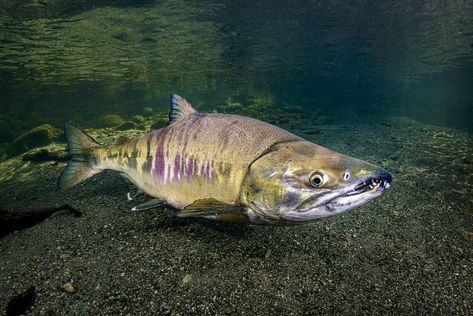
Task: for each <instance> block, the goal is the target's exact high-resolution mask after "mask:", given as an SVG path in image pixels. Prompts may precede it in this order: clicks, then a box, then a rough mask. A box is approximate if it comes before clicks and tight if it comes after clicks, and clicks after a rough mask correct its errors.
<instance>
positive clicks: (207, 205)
mask: <svg viewBox="0 0 473 316" xmlns="http://www.w3.org/2000/svg"><path fill="white" fill-rule="evenodd" d="M177 216H179V217H203V218H206V219H210V220H214V221H220V222H233V223H248V222H249V220H248V216H247V215H246V209H245V208H243V207H242V206H240V205H232V204H227V203H223V202H220V201H218V200H215V199H201V200H197V201H194V202H193V203H192V204H190V205H188V206H186V207H185V208H184V209H183V210H181V211H180V212H179V213H177Z"/></svg>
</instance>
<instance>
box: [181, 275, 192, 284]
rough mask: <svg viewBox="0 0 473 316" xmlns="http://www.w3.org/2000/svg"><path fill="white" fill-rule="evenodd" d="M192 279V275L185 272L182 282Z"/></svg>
mask: <svg viewBox="0 0 473 316" xmlns="http://www.w3.org/2000/svg"><path fill="white" fill-rule="evenodd" d="M190 280H192V275H190V274H186V275H185V276H184V278H183V279H182V282H183V283H189V281H190Z"/></svg>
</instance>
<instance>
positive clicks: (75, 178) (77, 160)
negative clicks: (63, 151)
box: [58, 123, 102, 189]
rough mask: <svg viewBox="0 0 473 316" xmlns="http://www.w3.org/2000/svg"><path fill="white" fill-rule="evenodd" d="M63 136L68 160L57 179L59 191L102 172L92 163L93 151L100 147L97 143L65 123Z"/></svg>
mask: <svg viewBox="0 0 473 316" xmlns="http://www.w3.org/2000/svg"><path fill="white" fill-rule="evenodd" d="M64 134H65V136H66V141H67V144H68V146H69V155H70V160H69V162H68V163H67V167H66V169H65V170H64V171H63V172H62V174H61V176H60V177H59V181H58V186H59V188H61V189H66V188H70V187H72V186H74V185H76V184H79V183H81V182H82V181H84V180H85V179H87V178H90V177H91V176H93V175H94V174H97V173H99V172H100V171H102V170H100V169H98V168H95V165H94V161H93V151H94V150H95V149H97V148H100V147H102V146H101V145H100V144H99V143H97V142H96V141H95V140H94V139H93V138H92V137H90V136H89V135H87V134H86V133H84V132H83V131H81V130H80V129H78V128H77V127H74V126H72V125H69V124H67V123H66V124H64Z"/></svg>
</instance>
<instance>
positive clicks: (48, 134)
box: [7, 124, 63, 157]
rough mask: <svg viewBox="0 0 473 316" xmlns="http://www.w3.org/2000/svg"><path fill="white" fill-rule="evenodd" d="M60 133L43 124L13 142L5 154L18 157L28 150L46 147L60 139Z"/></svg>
mask: <svg viewBox="0 0 473 316" xmlns="http://www.w3.org/2000/svg"><path fill="white" fill-rule="evenodd" d="M62 135H63V134H62V132H61V131H59V130H58V129H56V128H54V127H53V126H51V125H49V124H43V125H41V126H38V127H36V128H33V129H32V130H30V131H28V132H26V133H24V134H23V135H21V136H19V137H17V138H16V139H15V140H13V141H12V142H11V143H10V144H9V145H8V148H7V154H8V155H9V156H10V157H11V156H15V155H18V154H20V153H22V152H25V151H28V150H30V149H33V148H36V147H41V146H46V145H48V144H50V143H51V142H53V141H56V140H58V139H59V138H61V137H62Z"/></svg>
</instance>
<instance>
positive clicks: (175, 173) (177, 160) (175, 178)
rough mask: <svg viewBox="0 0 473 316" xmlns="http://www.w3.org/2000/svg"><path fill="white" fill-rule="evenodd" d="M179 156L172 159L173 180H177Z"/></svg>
mask: <svg viewBox="0 0 473 316" xmlns="http://www.w3.org/2000/svg"><path fill="white" fill-rule="evenodd" d="M180 162H181V156H180V155H179V154H177V155H176V157H175V158H174V180H175V181H178V180H179V168H180Z"/></svg>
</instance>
